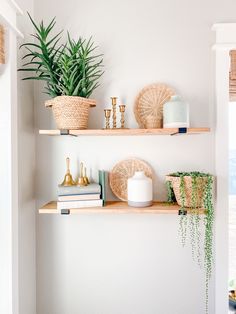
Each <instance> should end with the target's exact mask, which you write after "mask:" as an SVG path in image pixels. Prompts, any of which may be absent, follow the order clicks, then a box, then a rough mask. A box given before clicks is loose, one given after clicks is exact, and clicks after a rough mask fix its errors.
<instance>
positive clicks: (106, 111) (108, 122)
mask: <svg viewBox="0 0 236 314" xmlns="http://www.w3.org/2000/svg"><path fill="white" fill-rule="evenodd" d="M104 112H105V118H106V127H105V128H106V129H110V117H111V109H104Z"/></svg>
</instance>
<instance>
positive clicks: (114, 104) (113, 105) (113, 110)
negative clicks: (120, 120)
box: [111, 97, 117, 129]
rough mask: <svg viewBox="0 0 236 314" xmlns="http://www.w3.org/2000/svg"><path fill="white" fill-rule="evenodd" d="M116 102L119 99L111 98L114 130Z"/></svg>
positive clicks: (114, 126) (114, 127)
mask: <svg viewBox="0 0 236 314" xmlns="http://www.w3.org/2000/svg"><path fill="white" fill-rule="evenodd" d="M116 101H117V97H111V103H112V120H113V123H112V127H113V129H116Z"/></svg>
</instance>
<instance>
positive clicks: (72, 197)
mask: <svg viewBox="0 0 236 314" xmlns="http://www.w3.org/2000/svg"><path fill="white" fill-rule="evenodd" d="M100 198H101V195H100V194H81V195H78V194H75V195H63V196H58V201H60V202H65V201H85V200H99V199H100Z"/></svg>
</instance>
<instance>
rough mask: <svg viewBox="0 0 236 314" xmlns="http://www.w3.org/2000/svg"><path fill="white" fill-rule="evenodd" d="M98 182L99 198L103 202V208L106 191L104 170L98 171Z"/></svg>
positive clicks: (105, 173)
mask: <svg viewBox="0 0 236 314" xmlns="http://www.w3.org/2000/svg"><path fill="white" fill-rule="evenodd" d="M98 181H99V184H100V185H101V198H102V200H103V206H105V205H106V197H107V195H106V189H107V172H106V171H104V170H99V171H98Z"/></svg>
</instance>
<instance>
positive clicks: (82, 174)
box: [77, 162, 87, 186]
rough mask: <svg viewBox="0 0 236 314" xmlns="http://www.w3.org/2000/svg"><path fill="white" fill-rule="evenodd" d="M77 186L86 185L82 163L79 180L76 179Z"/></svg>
mask: <svg viewBox="0 0 236 314" xmlns="http://www.w3.org/2000/svg"><path fill="white" fill-rule="evenodd" d="M77 185H79V186H85V185H87V184H86V182H85V180H84V164H83V163H82V162H81V163H80V174H79V179H78V184H77Z"/></svg>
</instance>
